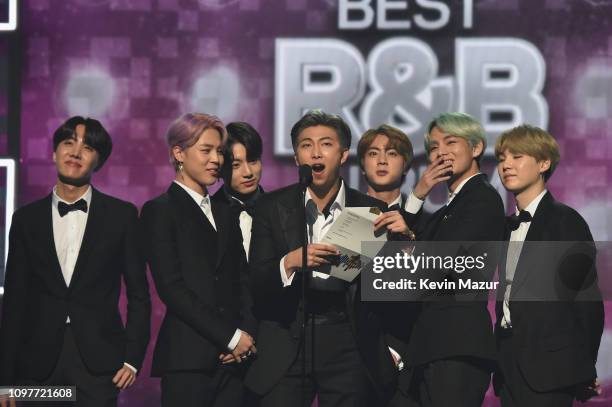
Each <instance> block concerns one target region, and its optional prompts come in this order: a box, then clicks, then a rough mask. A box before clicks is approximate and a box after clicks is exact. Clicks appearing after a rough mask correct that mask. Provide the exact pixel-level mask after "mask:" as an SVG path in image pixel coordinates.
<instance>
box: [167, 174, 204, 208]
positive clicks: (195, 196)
mask: <svg viewBox="0 0 612 407" xmlns="http://www.w3.org/2000/svg"><path fill="white" fill-rule="evenodd" d="M174 182H175V183H176V184H177V185H179V186H180V187H181V188H183V189H184V190H185V192H187V193H188V194H189V196H190V197H192V198H193V200H194V201H195V203H196V204H198V206H202V205H203V204H204V205H210V195H208V194H206V195H202V194H200V193H199V192H196V191H194V190H193V189H191V188H189V187H188V186H187V185H185V184H183V183H181V182H180V181H177V180H174Z"/></svg>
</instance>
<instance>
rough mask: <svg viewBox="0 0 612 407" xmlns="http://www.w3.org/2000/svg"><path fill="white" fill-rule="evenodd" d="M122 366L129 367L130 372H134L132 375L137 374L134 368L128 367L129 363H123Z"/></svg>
mask: <svg viewBox="0 0 612 407" xmlns="http://www.w3.org/2000/svg"><path fill="white" fill-rule="evenodd" d="M123 366H127V367H129V368H130V370H131V371H132V372H134V374H137V373H138V369H136V368H135V367H134V366H132V365H130V364H129V363H126V362H123Z"/></svg>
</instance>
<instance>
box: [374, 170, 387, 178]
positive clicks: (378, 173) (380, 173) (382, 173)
mask: <svg viewBox="0 0 612 407" xmlns="http://www.w3.org/2000/svg"><path fill="white" fill-rule="evenodd" d="M388 173H389V172H388V171H376V175H378V176H379V177H384V176H385V175H387V174H388Z"/></svg>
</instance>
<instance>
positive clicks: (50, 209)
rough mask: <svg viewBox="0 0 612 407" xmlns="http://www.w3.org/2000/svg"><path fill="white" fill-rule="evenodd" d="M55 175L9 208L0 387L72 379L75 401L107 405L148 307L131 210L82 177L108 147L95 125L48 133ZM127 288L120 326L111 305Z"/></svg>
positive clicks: (134, 366)
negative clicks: (38, 195)
mask: <svg viewBox="0 0 612 407" xmlns="http://www.w3.org/2000/svg"><path fill="white" fill-rule="evenodd" d="M53 147H54V153H53V161H54V162H55V166H56V169H57V174H58V180H57V184H56V185H55V187H54V188H53V192H52V193H51V194H50V195H49V196H47V197H46V198H44V199H41V200H39V201H36V202H33V203H31V204H29V205H26V206H24V207H22V208H20V209H19V210H17V211H16V212H15V214H14V215H13V221H12V225H11V232H10V237H9V239H10V240H9V255H8V261H7V272H6V281H5V295H4V305H3V309H2V325H1V330H2V331H1V335H0V383H1V384H3V385H15V384H24V385H25V384H27V385H76V388H77V394H76V399H77V401H76V405H77V406H115V405H116V401H117V395H118V392H119V389H125V388H127V387H129V386H130V385H132V384H133V383H134V380H135V378H136V373H137V370H138V369H140V367H141V365H142V361H143V358H144V355H145V351H146V348H147V344H148V342H149V325H150V321H149V318H150V312H151V304H150V299H149V289H148V284H147V280H146V274H145V266H144V261H143V260H142V256H141V255H140V252H139V250H138V247H137V238H136V235H137V234H136V226H137V217H138V213H137V210H136V208H135V207H134V206H133V205H132V204H130V203H127V202H124V201H120V200H118V199H116V198H113V197H110V196H108V195H105V194H103V193H101V192H99V191H97V190H96V189H94V188H93V187H92V186H91V184H90V182H91V176H92V173H93V172H94V171H97V170H99V169H100V168H101V167H102V165H103V164H104V162H105V161H106V159H107V158H108V157H109V155H110V153H111V149H112V143H111V139H110V136H109V135H108V133H107V132H106V130H105V129H104V128H103V127H102V125H101V124H100V122H98V121H97V120H93V119H84V118H82V117H72V118H70V119H68V120H67V121H66V122H65V123H64V124H62V125H61V126H60V127H59V128H58V129H57V131H56V132H55V134H54V136H53ZM122 277H123V281H124V282H125V286H126V288H127V298H128V310H127V325H126V326H125V327H124V325H123V323H122V321H121V316H120V314H119V309H118V301H119V292H120V289H121V278H122Z"/></svg>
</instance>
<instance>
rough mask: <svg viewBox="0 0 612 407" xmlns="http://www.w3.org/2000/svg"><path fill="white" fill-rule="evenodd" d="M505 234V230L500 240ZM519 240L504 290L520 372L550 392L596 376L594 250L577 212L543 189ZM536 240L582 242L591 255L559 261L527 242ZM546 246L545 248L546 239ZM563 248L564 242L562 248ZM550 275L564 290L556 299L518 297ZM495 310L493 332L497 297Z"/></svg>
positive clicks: (598, 322) (598, 313)
mask: <svg viewBox="0 0 612 407" xmlns="http://www.w3.org/2000/svg"><path fill="white" fill-rule="evenodd" d="M510 233H511V231H510V230H509V229H508V230H507V232H506V238H509V237H510ZM525 241H526V242H527V243H526V244H525V245H524V246H523V249H522V251H521V254H520V257H519V260H518V263H517V267H516V270H515V274H514V278H513V283H512V291H511V293H510V315H511V320H512V345H513V353H514V355H516V360H517V363H518V364H519V367H520V369H521V372H523V375H524V378H525V380H526V381H527V383H528V384H529V385H530V386H531V387H532V388H533V389H534V390H536V391H550V390H553V389H558V388H561V387H565V386H571V385H574V384H578V383H583V382H586V381H589V380H592V379H594V378H595V377H596V371H595V362H596V360H597V352H598V350H599V342H600V339H601V334H602V331H603V324H604V310H603V303H602V301H601V294H600V292H599V289H598V287H597V272H596V269H595V265H594V263H593V262H592V260H593V259H594V258H595V257H594V256H595V249H594V246H593V245H592V242H593V237H592V235H591V232H590V230H589V227H588V225H587V223H586V222H585V221H584V219H583V218H582V216H580V214H579V213H578V212H576V211H575V210H574V209H572V208H570V207H568V206H566V205H563V204H562V203H560V202H557V201H555V200H554V198H553V196H552V195H551V194H550V192H547V193H546V194H545V195H544V197H543V198H542V200H541V201H540V204H539V205H538V208H537V209H536V212H535V214H534V216H533V219H532V221H531V225H530V226H529V231H528V232H527V236H526V238H525ZM537 241H547V242H553V241H566V242H587V243H585V244H586V245H587V252H588V250H589V248H590V250H592V253H587V252H584V251H583V250H580V252H579V253H583V254H588V256H587V257H582V256H581V258H580V259H578V261H575V260H576V259H575V258H574V260H571V259H572V257H566V258H567V259H568V260H569V261H568V262H565V261H564V262H561V263H560V264H559V263H558V260H559V259H558V258H557V257H561V256H556V255H555V256H550V255H546V254H544V253H543V252H542V247H540V248H539V247H538V246H530V245H529V243H528V242H537ZM589 243H590V244H589ZM573 245H574V244H573V243H572V246H573ZM546 247H547V248H548V247H550V246H549V244H548V243H547V244H546ZM569 248H570V246H565V249H563V250H566V249H569ZM502 260H503V262H502V264H501V266H500V281H501V284H500V287H499V293H500V298H503V293H504V292H505V289H506V278H505V273H506V265H505V256H504V258H503V259H502ZM550 273H552V274H553V275H552V276H550V277H551V278H550V279H549V280H546V281H555V282H557V283H558V282H559V281H560V280H561V279H562V280H563V281H564V283H563V284H561V285H563V286H564V288H568V289H567V290H565V289H562V290H557V293H558V299H557V300H553V299H552V298H550V297H549V294H545V295H544V297H543V299H545V300H548V301H521V300H520V299H521V298H522V299H525V297H530V298H531V297H532V294H533V291H534V287H536V290H537V289H538V287H542V286H540V285H538V284H541V283H542V281H543V279H544V278H546V277H545V276H544V274H546V275H549V274H550ZM554 274H556V275H554ZM560 274H564V275H560ZM568 283H569V284H568ZM571 286H575V287H571ZM547 288H548V287H547ZM557 288H559V287H557ZM496 313H497V324H496V333H499V332H501V331H500V329H501V327H500V324H501V320H502V317H503V304H502V302H501V301H499V302H498V303H497V307H496ZM500 380H502V377H501V376H500V375H499V374H496V375H495V378H494V384H495V385H496V387H497V386H498V385H499V384H500Z"/></svg>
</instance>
